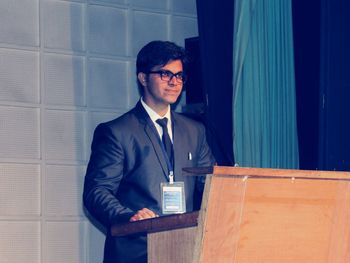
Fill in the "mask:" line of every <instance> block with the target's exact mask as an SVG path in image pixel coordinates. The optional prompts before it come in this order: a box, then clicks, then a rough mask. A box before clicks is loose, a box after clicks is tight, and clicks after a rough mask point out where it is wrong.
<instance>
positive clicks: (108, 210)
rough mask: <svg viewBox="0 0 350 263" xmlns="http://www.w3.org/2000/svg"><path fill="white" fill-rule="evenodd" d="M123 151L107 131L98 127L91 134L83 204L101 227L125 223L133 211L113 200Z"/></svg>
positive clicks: (110, 132)
mask: <svg viewBox="0 0 350 263" xmlns="http://www.w3.org/2000/svg"><path fill="white" fill-rule="evenodd" d="M123 163H124V151H123V147H122V145H121V143H120V142H119V141H118V139H117V138H116V135H115V134H114V133H113V131H112V130H111V128H110V127H109V126H107V125H106V124H100V125H99V126H98V127H97V128H96V130H95V133H94V138H93V142H92V146H91V156H90V161H89V164H88V167H87V171H86V175H85V182H84V191H83V201H84V205H85V207H86V209H87V210H88V211H89V213H90V214H91V215H92V216H94V217H95V218H96V219H97V220H98V221H100V222H101V223H102V224H103V225H104V226H105V227H109V226H110V225H111V224H113V223H118V222H125V221H128V220H129V218H130V217H131V216H132V215H133V214H134V211H132V210H131V209H129V208H127V207H124V206H123V205H122V204H121V203H120V201H119V200H118V199H117V197H116V196H117V191H118V188H119V185H120V182H121V180H122V178H123V168H124V165H123Z"/></svg>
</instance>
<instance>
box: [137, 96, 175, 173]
mask: <svg viewBox="0 0 350 263" xmlns="http://www.w3.org/2000/svg"><path fill="white" fill-rule="evenodd" d="M136 113H137V117H138V118H139V120H140V122H141V123H142V124H143V125H144V130H145V133H146V135H147V136H148V138H149V140H150V141H151V144H152V146H153V149H154V152H155V153H156V156H157V159H158V161H159V163H160V166H161V167H162V170H163V173H164V176H165V177H166V178H168V167H167V164H166V160H165V156H164V154H163V151H162V148H161V146H160V143H161V141H160V138H159V136H158V132H157V130H156V127H155V126H154V124H153V122H152V120H151V118H150V117H149V116H148V114H147V112H146V111H145V109H144V108H143V106H142V104H141V102H138V104H137V105H136Z"/></svg>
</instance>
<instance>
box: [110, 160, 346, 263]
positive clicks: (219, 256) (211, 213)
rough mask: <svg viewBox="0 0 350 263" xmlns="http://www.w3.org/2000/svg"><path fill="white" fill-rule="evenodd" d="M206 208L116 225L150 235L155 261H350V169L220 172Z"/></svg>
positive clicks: (210, 181)
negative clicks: (329, 170)
mask: <svg viewBox="0 0 350 263" xmlns="http://www.w3.org/2000/svg"><path fill="white" fill-rule="evenodd" d="M184 171H185V172H187V173H189V174H192V175H193V174H207V175H208V176H207V179H206V186H205V191H204V195H203V201H202V207H201V211H200V212H199V213H198V212H192V213H187V214H182V215H171V216H166V217H160V218H155V219H149V220H143V221H139V222H133V223H128V224H125V225H118V226H113V227H112V229H111V231H112V234H113V235H116V236H118V235H128V234H133V233H138V232H147V233H148V257H149V261H148V262H150V263H152V262H157V263H159V262H166V263H171V262H192V263H195V262H201V263H204V262H215V263H216V262H225V263H226V262H230V263H232V262H235V263H255V262H259V263H260V262H262V263H265V262H266V263H289V262H290V263H292V262H293V263H296V262H298V263H301V262H302V263H323V262H328V263H345V262H349V263H350V172H328V171H302V170H283V169H258V168H238V167H219V166H214V167H210V168H187V169H184Z"/></svg>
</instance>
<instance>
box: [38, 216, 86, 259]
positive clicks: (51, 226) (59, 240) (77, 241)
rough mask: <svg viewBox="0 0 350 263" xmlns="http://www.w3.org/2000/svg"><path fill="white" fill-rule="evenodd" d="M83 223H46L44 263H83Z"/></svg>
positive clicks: (84, 242)
mask: <svg viewBox="0 0 350 263" xmlns="http://www.w3.org/2000/svg"><path fill="white" fill-rule="evenodd" d="M85 225H86V224H85V223H84V222H59V221H57V222H56V221H55V222H47V223H46V226H45V236H46V243H45V244H44V247H45V249H46V252H47V258H46V261H45V262H50V263H62V262H85V261H86V259H85V253H84V251H85V249H86V238H85V237H86V233H85V232H86V230H85V229H86V227H85Z"/></svg>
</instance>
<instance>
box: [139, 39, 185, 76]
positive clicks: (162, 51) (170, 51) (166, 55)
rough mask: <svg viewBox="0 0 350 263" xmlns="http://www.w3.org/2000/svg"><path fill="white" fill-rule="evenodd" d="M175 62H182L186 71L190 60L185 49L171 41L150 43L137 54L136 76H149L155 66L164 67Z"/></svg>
mask: <svg viewBox="0 0 350 263" xmlns="http://www.w3.org/2000/svg"><path fill="white" fill-rule="evenodd" d="M173 60H181V62H182V66H183V68H184V71H185V69H186V66H187V64H188V58H187V54H186V51H185V49H184V48H182V47H180V46H178V45H176V44H175V43H173V42H170V41H160V40H156V41H152V42H149V43H148V44H147V45H145V46H144V47H143V48H142V49H141V50H140V51H139V53H138V54H137V60H136V74H139V73H140V72H143V73H146V74H147V73H148V72H149V71H151V70H152V69H153V68H154V67H155V66H164V65H166V64H168V63H169V62H170V61H173Z"/></svg>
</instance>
